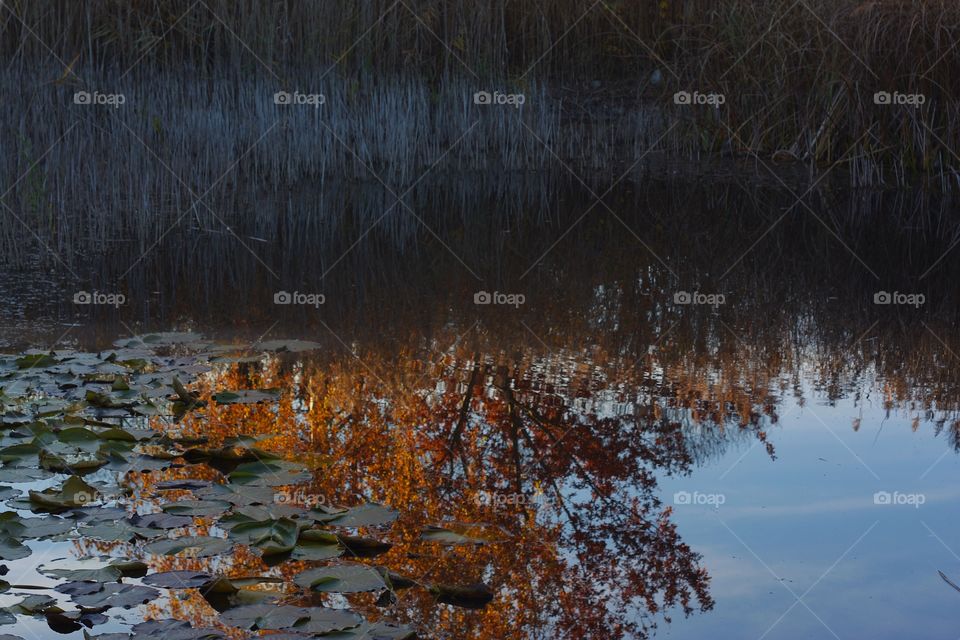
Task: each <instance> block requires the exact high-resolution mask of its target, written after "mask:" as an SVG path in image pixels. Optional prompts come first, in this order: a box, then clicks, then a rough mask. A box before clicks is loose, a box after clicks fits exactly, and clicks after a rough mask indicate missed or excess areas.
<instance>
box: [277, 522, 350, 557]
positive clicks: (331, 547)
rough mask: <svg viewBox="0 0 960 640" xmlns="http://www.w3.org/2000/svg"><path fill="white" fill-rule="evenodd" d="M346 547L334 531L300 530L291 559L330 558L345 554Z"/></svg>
mask: <svg viewBox="0 0 960 640" xmlns="http://www.w3.org/2000/svg"><path fill="white" fill-rule="evenodd" d="M344 551H346V549H345V548H344V547H343V545H341V544H340V539H339V538H338V537H337V536H335V535H334V534H332V533H329V532H327V531H321V530H319V529H305V530H303V531H301V532H300V537H299V538H298V539H297V544H296V546H295V547H294V548H293V550H292V551H291V552H290V559H291V560H329V559H331V558H337V557H339V556H341V555H343V553H344Z"/></svg>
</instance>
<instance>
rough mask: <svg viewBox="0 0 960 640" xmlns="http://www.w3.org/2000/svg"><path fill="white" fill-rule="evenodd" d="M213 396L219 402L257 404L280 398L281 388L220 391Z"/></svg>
mask: <svg viewBox="0 0 960 640" xmlns="http://www.w3.org/2000/svg"><path fill="white" fill-rule="evenodd" d="M212 398H213V399H214V400H215V401H216V402H217V404H257V403H258V402H275V401H276V400H278V399H279V398H280V390H279V389H240V390H238V391H220V392H219V393H215V394H213V396H212Z"/></svg>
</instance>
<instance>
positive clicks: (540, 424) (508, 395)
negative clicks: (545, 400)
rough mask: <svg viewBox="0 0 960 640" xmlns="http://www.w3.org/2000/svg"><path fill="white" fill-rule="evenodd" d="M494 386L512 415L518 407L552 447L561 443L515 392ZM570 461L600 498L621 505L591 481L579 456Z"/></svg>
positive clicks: (507, 388) (571, 454) (572, 455)
mask: <svg viewBox="0 0 960 640" xmlns="http://www.w3.org/2000/svg"><path fill="white" fill-rule="evenodd" d="M494 386H496V388H497V389H499V390H500V391H501V392H502V393H503V394H504V396H505V397H506V399H507V402H508V403H509V404H510V413H511V415H513V408H514V407H517V408H518V409H520V410H521V411H523V412H524V413H526V414H527V416H528V417H529V418H530V420H532V421H533V422H534V424H536V425H537V426H538V427H540V428H541V429H543V432H544V433H546V434H547V435H548V436H550V439H551V440H553V442H552V444H551V446H553V445H555V444H557V443H558V442H560V438H557V436H556V435H554V434H553V432H552V431H550V430H549V429H548V428H547V425H546V421H544V420H543V419H542V418H540V416H539V415H538V414H537V413H536V412H535V411H534V410H533V409H531V408H529V407H527V406H524V405H523V404H521V403H519V402H517V401H516V399H515V398H514V397H513V392H512V391H511V390H510V388H509V387H506V386H502V387H501V386H498V385H496V384H495V385H494ZM570 460H571V462H573V464H574V465H575V466H576V467H577V469H578V470H579V471H580V473H581V478H582V479H583V481H584V482H586V483H587V484H588V485H590V488H591V489H593V492H594V494H596V495H597V496H598V497H599V498H601V499H602V500H603V501H604V502H606V503H607V504H611V503H613V504H619V503H618V502H617V501H615V500H612V499H611V498H610V497H608V496H607V495H605V494H604V493H603V492H602V491H600V488H599V487H597V485H596V484H595V483H594V482H593V480H591V479H590V473H589V472H588V471H587V470H586V469H584V468H583V465H582V464H580V461H579V460H577V456H575V455H574V454H573V453H572V452H571V453H570Z"/></svg>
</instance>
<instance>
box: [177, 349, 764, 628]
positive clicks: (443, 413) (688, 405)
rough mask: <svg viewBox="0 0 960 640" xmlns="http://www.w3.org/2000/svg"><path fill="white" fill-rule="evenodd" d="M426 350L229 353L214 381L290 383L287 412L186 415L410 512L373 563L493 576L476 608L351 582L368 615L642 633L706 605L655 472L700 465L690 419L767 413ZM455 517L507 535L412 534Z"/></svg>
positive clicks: (582, 369) (331, 490) (359, 495)
mask: <svg viewBox="0 0 960 640" xmlns="http://www.w3.org/2000/svg"><path fill="white" fill-rule="evenodd" d="M422 362H423V359H421V358H416V357H410V358H407V360H406V363H405V364H401V365H400V366H391V365H389V364H388V361H387V360H386V359H385V358H384V359H380V358H378V357H376V356H375V355H364V356H363V360H362V364H361V362H359V361H357V360H352V361H348V362H344V363H340V362H324V363H317V362H313V363H310V361H309V360H305V361H304V363H301V362H296V363H291V362H287V361H285V360H272V361H270V362H269V363H268V365H267V366H266V367H265V368H264V369H263V370H261V369H260V368H259V367H257V366H251V365H243V366H235V367H233V368H232V369H230V370H229V371H227V372H225V373H223V374H222V375H217V376H215V377H213V378H211V379H209V380H207V381H206V382H205V383H204V384H206V385H208V386H209V389H207V390H211V389H222V388H255V387H262V386H279V387H281V388H283V389H284V390H285V395H284V398H283V400H282V401H281V402H280V407H279V410H278V409H277V408H276V407H275V406H273V407H271V406H269V405H247V406H227V407H223V406H217V405H211V406H209V407H207V408H206V409H205V410H204V412H203V415H199V414H198V415H194V416H188V418H187V419H186V420H185V423H184V425H182V426H183V427H184V428H185V429H186V430H187V431H194V432H201V431H202V432H203V433H204V434H205V435H207V436H209V437H211V438H212V439H213V440H214V441H216V440H220V439H222V438H224V437H226V436H229V435H236V434H239V433H246V434H252V435H258V434H262V435H265V436H269V437H268V439H267V440H265V441H264V443H263V444H264V446H265V447H267V448H273V449H276V450H277V451H281V452H289V454H290V455H291V457H294V458H296V459H299V460H302V461H304V462H307V463H309V464H311V465H312V466H315V467H316V469H317V471H316V473H315V474H314V480H313V482H312V484H311V486H310V492H312V493H313V494H315V495H317V496H320V497H322V498H323V499H326V500H329V501H330V502H333V503H338V504H356V503H358V502H361V501H365V500H373V501H378V502H383V503H386V504H389V505H391V506H393V507H395V508H397V509H398V510H399V511H400V513H401V516H400V519H399V520H398V522H397V523H395V525H394V526H393V527H392V528H391V529H390V530H389V531H386V530H384V531H379V530H368V531H366V532H365V534H366V535H370V536H374V537H380V538H386V539H389V540H390V541H391V542H392V543H394V546H393V548H392V549H391V550H390V551H389V552H388V553H386V554H385V555H383V556H380V557H379V558H377V559H376V560H374V561H373V562H376V563H377V564H382V565H385V566H387V567H389V568H390V570H391V571H393V572H395V573H397V574H399V575H402V576H405V577H408V578H412V579H414V580H417V581H419V582H420V583H422V584H425V585H436V584H448V585H464V584H470V583H477V582H485V583H487V584H488V585H490V587H491V588H492V590H493V592H494V600H493V602H492V603H491V604H490V605H489V606H487V607H486V608H484V609H482V610H469V609H464V608H455V607H450V606H447V605H443V604H438V603H437V602H436V601H435V599H434V597H433V596H431V595H430V593H429V592H428V591H427V590H426V589H421V588H413V589H409V590H402V591H400V592H399V598H398V600H397V602H395V603H384V602H381V603H379V605H378V604H376V603H374V601H373V598H372V597H370V596H363V595H360V596H350V597H349V598H348V600H349V601H350V602H351V604H352V605H353V606H355V607H357V608H358V609H359V610H361V611H362V612H363V613H364V614H365V615H367V616H368V617H370V618H372V619H376V618H378V617H383V616H386V617H388V618H393V619H397V620H400V621H402V622H406V623H408V624H412V625H415V626H416V627H418V628H420V629H421V630H422V631H423V633H424V635H427V636H438V637H451V638H452V637H456V638H514V637H533V638H536V637H544V638H547V637H584V638H589V637H598V638H600V637H602V638H609V637H638V636H640V637H642V636H646V635H648V634H649V632H650V631H651V630H652V629H653V628H654V627H655V626H656V623H657V621H658V620H664V619H665V620H669V616H670V613H671V611H682V612H683V613H684V614H686V615H689V614H692V613H694V612H695V611H697V610H706V609H709V608H710V607H712V605H713V600H712V598H711V596H710V594H709V592H708V583H709V578H708V576H707V573H706V570H705V569H704V568H702V567H701V566H700V565H699V559H700V558H699V555H698V554H696V553H695V552H694V551H693V550H691V549H690V547H688V546H687V545H686V544H684V543H683V542H682V540H681V539H680V537H679V535H678V532H677V530H676V528H675V526H674V524H673V523H672V522H671V517H670V516H671V510H670V508H669V507H665V506H664V505H663V504H662V503H661V502H660V500H659V498H658V497H657V477H658V474H664V473H666V474H672V473H686V472H687V471H688V470H689V469H690V467H691V465H692V464H693V461H694V460H693V457H692V456H691V453H690V451H689V445H690V441H689V440H688V433H689V423H690V421H691V420H692V421H694V422H695V423H697V424H700V425H702V426H703V431H704V433H707V432H710V430H711V429H713V432H714V433H716V432H721V431H722V430H723V429H727V428H729V429H730V432H731V433H737V434H741V433H751V434H753V437H760V438H763V437H764V436H763V432H762V431H761V430H760V429H759V426H758V425H759V422H760V420H759V418H756V419H751V418H750V417H749V415H750V414H749V413H748V418H747V419H746V420H742V419H741V418H740V417H739V416H738V415H737V414H736V412H735V411H733V410H732V409H728V408H727V405H728V404H729V403H728V402H726V401H723V402H718V401H716V399H712V400H711V399H708V398H707V397H706V395H709V394H704V393H700V392H697V393H692V392H691V391H690V389H692V388H693V387H694V386H695V385H689V386H690V389H687V390H685V391H682V392H681V391H680V389H681V388H684V389H686V387H684V385H674V384H673V383H671V384H670V385H667V384H666V383H664V382H661V383H658V384H656V385H650V384H647V385H646V386H644V384H638V383H637V382H636V380H644V379H649V377H650V376H649V371H643V372H639V373H638V372H636V371H633V370H629V371H628V370H624V371H614V370H613V369H611V368H610V367H608V366H603V367H593V366H586V365H584V364H583V363H581V364H580V365H575V366H573V368H572V369H570V371H567V369H568V367H566V366H565V365H562V364H558V363H556V362H553V363H551V362H549V361H536V360H533V359H531V358H529V357H527V356H523V357H521V358H520V359H519V360H518V362H516V363H514V364H512V365H511V366H507V365H505V364H500V363H496V364H495V363H494V362H493V361H492V360H491V361H487V360H484V359H482V358H477V357H476V356H473V357H471V354H470V353H469V352H468V353H466V354H463V355H462V356H458V357H453V356H450V357H448V358H446V359H444V360H443V361H442V362H441V363H440V364H438V365H436V366H435V367H434V368H433V369H432V370H421V369H420V366H421V365H420V364H418V363H422ZM597 368H601V369H604V370H605V372H604V374H603V375H597V373H596V371H593V372H591V371H592V370H593V369H597ZM711 403H712V404H711ZM744 404H747V405H750V406H757V404H756V402H755V401H754V400H753V399H751V398H749V397H741V398H738V399H737V401H736V402H734V403H733V404H732V405H731V406H741V407H742V406H744ZM708 405H709V406H712V407H713V408H712V409H710V410H706V409H707V408H709V407H708ZM761 411H762V409H761ZM681 416H683V419H681ZM684 423H686V424H684ZM710 425H712V427H711V426H710ZM709 447H714V448H722V447H723V440H722V438H720V439H716V438H714V439H713V440H712V441H711V444H710V445H709ZM446 520H454V521H459V522H466V523H487V524H488V525H490V526H489V527H485V528H484V531H485V532H489V531H494V532H500V531H502V532H506V533H505V534H503V535H497V536H496V537H497V538H498V541H496V542H493V543H491V544H485V545H480V546H473V545H458V546H453V547H443V546H440V545H438V544H436V543H426V542H423V541H420V540H419V539H418V538H419V534H420V530H421V528H422V527H423V526H425V525H428V524H442V523H443V522H444V521H446ZM231 564H232V566H231V568H230V572H231V573H233V574H235V575H239V574H242V573H247V574H249V573H251V572H257V571H260V570H262V569H263V567H261V566H259V561H258V560H257V559H256V558H255V557H253V556H251V557H249V558H247V559H246V560H241V559H239V558H235V559H234V560H233V561H232V563H231ZM279 570H280V571H281V572H282V573H283V574H287V573H288V571H287V569H286V568H285V567H281V568H279ZM314 599H315V600H316V601H317V602H319V601H321V600H324V599H327V600H328V601H329V599H328V598H327V597H320V596H317V597H316V598H314ZM384 605H385V606H384Z"/></svg>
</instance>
